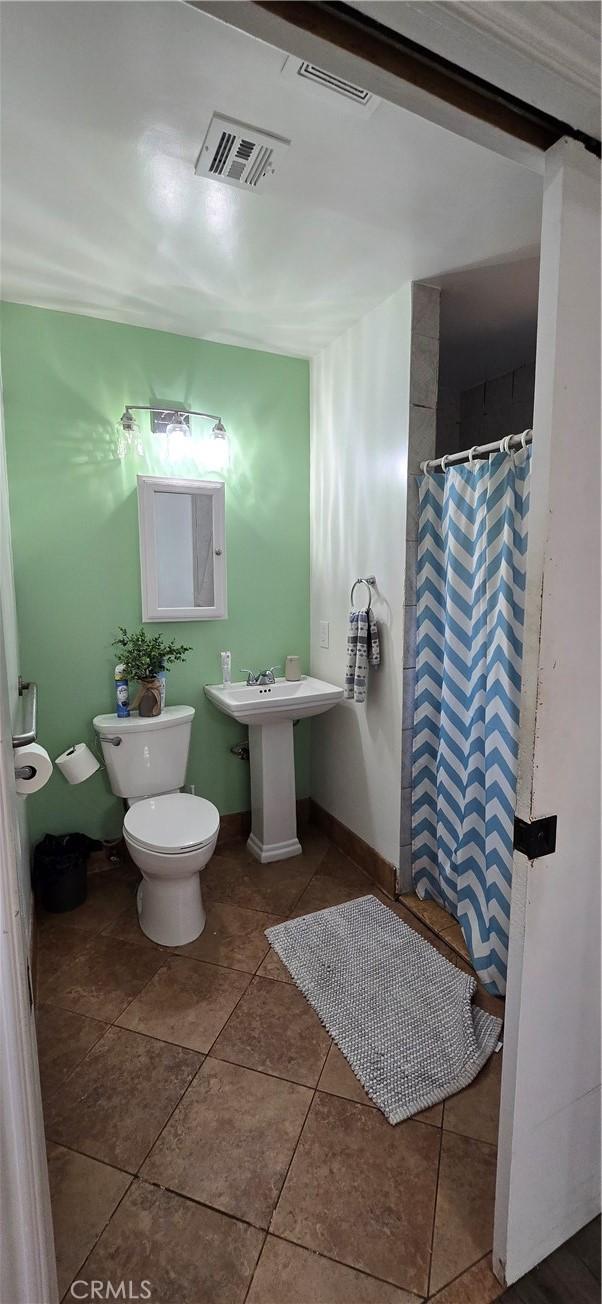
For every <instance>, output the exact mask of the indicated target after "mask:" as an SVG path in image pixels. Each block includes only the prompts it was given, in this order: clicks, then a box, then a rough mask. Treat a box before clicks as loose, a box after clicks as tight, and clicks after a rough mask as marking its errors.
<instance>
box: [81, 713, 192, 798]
mask: <svg viewBox="0 0 602 1304" xmlns="http://www.w3.org/2000/svg"><path fill="white" fill-rule="evenodd" d="M193 719H194V707H193V706H167V707H165V709H164V710H163V711H162V712H161V715H156V716H150V717H148V718H145V717H144V716H139V715H138V714H134V715H130V716H128V717H126V718H125V719H124V718H123V717H122V716H118V715H96V716H95V717H94V719H93V721H92V724H93V726H94V729H95V731H96V733H97V734H98V737H99V739H100V745H101V747H102V754H103V757H104V762H105V765H106V767H107V775H108V778H109V783H110V785H111V788H112V790H113V792H114V793H115V794H116V796H117V797H129V798H130V799H131V798H135V797H156V796H159V794H160V793H163V792H173V791H174V790H175V789H176V788H183V786H184V783H185V782H186V766H187V764H188V752H189V749H190V731H191V728H192V721H193ZM111 739H113V740H115V741H110V740H111ZM117 739H118V740H119V741H118V742H117V741H116V740H117Z"/></svg>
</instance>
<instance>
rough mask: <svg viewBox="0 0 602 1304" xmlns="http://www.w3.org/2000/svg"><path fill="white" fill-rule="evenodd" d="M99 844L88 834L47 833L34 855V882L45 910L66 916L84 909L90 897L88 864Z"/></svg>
mask: <svg viewBox="0 0 602 1304" xmlns="http://www.w3.org/2000/svg"><path fill="white" fill-rule="evenodd" d="M98 846H99V843H98V842H95V841H94V839H93V838H89V837H87V835H86V834H85V833H63V834H60V835H56V834H54V833H47V834H46V835H45V836H44V837H43V838H42V841H41V842H38V845H37V847H36V849H35V851H34V856H33V879H34V888H35V891H36V895H37V896H38V897H39V899H40V901H41V902H42V905H43V907H44V909H45V910H50V911H52V912H53V913H54V914H62V913H63V912H64V911H65V910H75V908H76V906H81V905H83V903H84V901H85V900H86V896H87V894H88V885H87V862H88V856H89V855H90V852H91V851H92V850H93V849H94V848H95V847H98Z"/></svg>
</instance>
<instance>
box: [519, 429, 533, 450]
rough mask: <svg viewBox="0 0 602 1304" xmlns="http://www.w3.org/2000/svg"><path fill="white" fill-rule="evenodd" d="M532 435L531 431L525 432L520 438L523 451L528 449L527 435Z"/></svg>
mask: <svg viewBox="0 0 602 1304" xmlns="http://www.w3.org/2000/svg"><path fill="white" fill-rule="evenodd" d="M530 434H531V431H530V430H523V433H522V435H521V437H520V446H521V448H522V449H525V448H526V447H527V435H530Z"/></svg>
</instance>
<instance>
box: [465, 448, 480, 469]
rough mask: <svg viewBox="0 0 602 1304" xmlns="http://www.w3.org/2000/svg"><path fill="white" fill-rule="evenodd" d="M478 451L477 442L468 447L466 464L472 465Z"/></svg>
mask: <svg viewBox="0 0 602 1304" xmlns="http://www.w3.org/2000/svg"><path fill="white" fill-rule="evenodd" d="M478 451H479V445H478V444H473V446H472V448H471V449H469V453H468V464H469V466H472V463H473V461H474V458H475V454H476V453H478Z"/></svg>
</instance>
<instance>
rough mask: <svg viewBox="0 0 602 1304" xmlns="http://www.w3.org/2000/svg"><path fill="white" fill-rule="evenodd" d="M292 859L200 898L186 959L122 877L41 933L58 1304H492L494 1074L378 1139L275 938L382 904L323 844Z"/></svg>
mask: <svg viewBox="0 0 602 1304" xmlns="http://www.w3.org/2000/svg"><path fill="white" fill-rule="evenodd" d="M303 845H304V854H303V856H301V857H299V858H297V859H294V860H289V861H285V862H282V863H280V864H276V865H270V866H261V865H259V864H257V862H255V861H253V860H252V859H251V858H250V857H249V855H248V853H247V851H246V848H245V847H244V844H240V845H230V846H228V847H225V848H223V849H222V850H220V851H219V852H218V853H217V854H216V855H215V856H214V858H213V860H212V861H211V862H210V865H209V866H208V868H207V870H206V871H205V873H204V876H203V892H204V899H205V903H206V906H207V925H206V928H205V931H204V932H203V934H202V936H201V937H200V938H198V940H197V941H196V942H193V943H191V945H190V946H186V947H180V948H179V949H178V950H177V952H176V951H173V950H166V949H164V948H161V947H158V946H156V945H155V944H154V943H152V942H150V941H149V940H148V939H147V938H145V937H144V935H143V934H142V933H141V932H140V930H139V928H138V924H137V920H136V909H135V891H136V885H137V871H135V870H134V868H133V866H130V865H129V864H125V863H124V864H122V865H121V866H120V867H117V868H111V869H109V870H105V871H104V872H96V873H94V874H92V875H91V877H90V880H89V883H90V886H89V894H88V899H87V901H86V903H85V904H84V905H83V906H81V907H80V908H79V909H78V910H75V911H72V912H70V913H69V914H67V915H60V916H51V915H46V916H42V917H41V918H40V921H39V946H38V1000H39V1006H38V1022H39V1050H40V1065H41V1076H42V1088H43V1097H44V1109H45V1118H46V1132H47V1139H48V1156H49V1170H50V1181H51V1190H52V1200H53V1213H54V1219H55V1233H56V1244H57V1256H58V1270H59V1283H60V1292H61V1296H64V1297H65V1298H67V1299H69V1298H70V1293H69V1288H70V1284H71V1282H72V1280H73V1279H78V1280H82V1279H83V1280H84V1281H89V1280H90V1279H96V1280H99V1279H102V1280H105V1281H106V1280H110V1281H111V1282H112V1283H114V1284H115V1283H118V1282H119V1281H121V1280H126V1281H128V1282H129V1281H132V1282H133V1283H140V1282H142V1281H149V1282H150V1283H151V1289H152V1295H151V1304H243V1301H246V1302H247V1304H410V1301H413V1304H417V1301H418V1300H423V1299H426V1298H428V1299H436V1300H437V1301H438V1304H456V1301H459V1300H461V1301H462V1304H490V1301H493V1300H494V1299H497V1298H498V1297H499V1296H500V1295H501V1293H502V1288H501V1286H500V1285H499V1283H498V1282H497V1281H496V1280H495V1278H494V1277H493V1275H492V1272H491V1267H490V1259H489V1255H490V1250H491V1242H492V1219H493V1195H494V1182H495V1158H496V1139H497V1115H498V1104H499V1083H500V1069H501V1063H500V1060H501V1057H500V1055H494V1056H493V1057H492V1059H491V1060H490V1061H489V1064H488V1065H487V1067H486V1068H485V1070H484V1071H483V1073H482V1074H481V1075H480V1076H479V1078H478V1079H477V1081H476V1082H475V1083H473V1084H472V1086H470V1087H469V1088H468V1089H467V1090H466V1091H464V1092H462V1093H460V1094H459V1095H457V1096H455V1097H453V1098H452V1099H450V1100H449V1101H446V1103H445V1105H444V1106H442V1105H437V1106H435V1107H434V1108H432V1109H429V1110H427V1111H425V1112H424V1113H423V1114H421V1115H419V1116H418V1117H417V1118H415V1119H411V1120H409V1121H408V1122H405V1123H402V1124H400V1125H399V1126H398V1127H395V1128H392V1127H391V1126H390V1125H389V1124H388V1123H387V1122H386V1121H385V1119H384V1118H383V1116H382V1115H381V1114H380V1112H379V1111H378V1110H377V1109H376V1108H375V1107H374V1106H373V1105H372V1103H371V1102H370V1101H369V1100H368V1098H367V1096H366V1095H365V1093H364V1091H363V1089H362V1087H361V1086H360V1084H359V1082H358V1081H357V1079H356V1078H355V1076H354V1075H353V1074H352V1072H351V1070H350V1069H349V1067H348V1066H347V1064H346V1061H345V1060H344V1058H343V1056H342V1055H341V1054H340V1052H339V1051H338V1050H337V1048H336V1046H334V1044H333V1043H332V1041H331V1039H330V1037H329V1036H328V1034H327V1033H326V1032H325V1031H324V1029H323V1027H322V1025H321V1024H320V1022H319V1020H318V1018H317V1016H316V1015H315V1014H314V1012H313V1011H312V1010H311V1008H310V1007H309V1005H308V1004H307V1002H306V1001H305V1000H304V998H303V997H302V996H301V994H300V992H299V991H298V990H297V988H296V987H295V985H294V984H293V983H292V982H291V981H290V979H289V976H288V973H287V971H286V969H285V968H284V966H283V965H282V964H281V963H280V961H279V959H278V957H277V956H276V955H275V954H274V952H273V951H272V950H271V948H270V947H269V944H268V942H267V940H266V938H265V936H264V929H265V928H267V927H269V926H270V925H271V924H273V923H275V922H276V921H279V920H282V919H285V918H287V917H290V916H291V915H297V914H304V913H307V912H308V911H310V910H319V909H321V908H323V907H325V906H329V905H334V904H337V903H339V902H342V901H346V900H349V899H351V898H353V897H355V896H359V895H363V894H364V893H365V892H367V891H368V892H370V891H373V892H374V894H375V895H376V896H379V897H380V898H381V899H382V900H386V901H387V898H385V897H383V895H382V893H380V892H379V890H378V889H376V888H374V886H373V884H372V883H371V881H370V880H369V879H367V878H366V877H365V876H364V874H363V873H362V872H361V870H359V869H358V868H357V867H356V866H355V865H354V864H353V863H352V862H351V861H350V860H348V859H347V858H346V857H345V856H343V855H342V854H341V853H340V852H339V851H338V850H337V849H336V848H334V847H333V846H332V844H330V843H329V842H328V841H327V840H326V838H325V837H324V836H323V835H322V834H321V833H320V832H319V831H317V830H315V829H313V828H309V829H308V830H307V831H306V834H305V836H304V838H303ZM387 904H389V905H391V906H393V908H394V909H395V910H396V911H397V912H398V913H399V914H400V915H401V916H402V917H403V918H404V919H405V920H406V922H408V923H409V924H411V926H412V927H415V928H416V929H417V930H418V931H420V932H422V933H424V934H425V935H426V936H428V937H429V939H430V940H431V941H433V942H434V944H435V945H437V947H438V948H439V949H440V950H442V951H443V952H444V953H445V954H446V955H447V957H448V958H449V959H450V960H451V961H452V962H453V963H455V964H457V965H459V966H460V967H461V968H467V964H466V960H465V959H464V957H463V955H462V953H461V951H459V950H458V949H456V946H455V945H454V944H455V943H456V939H455V936H450V937H447V938H444V939H443V940H441V939H440V938H438V937H437V936H436V935H435V933H434V932H432V931H431V927H430V926H429V925H430V924H431V922H432V921H430V920H429V918H428V917H427V915H426V914H425V913H424V912H423V913H422V915H421V916H419V913H417V911H416V907H415V906H414V905H413V903H411V905H412V908H411V909H408V905H407V904H404V903H397V904H395V903H392V902H389V901H387ZM421 904H422V903H418V905H419V906H421ZM446 921H447V917H446ZM446 921H444V922H446ZM439 922H440V921H439ZM452 927H453V924H452ZM447 931H448V933H449V932H451V929H448V930H447ZM477 1000H478V1001H479V1002H480V1003H482V1004H483V1005H484V1006H486V1007H487V1008H490V1009H493V1010H494V1011H495V1012H496V1013H502V1012H503V1003H502V1002H500V1001H494V1000H493V999H492V998H491V997H488V996H487V995H486V994H485V993H483V992H479V994H478V996H477ZM78 1289H79V1290H80V1291H81V1289H82V1288H81V1287H79V1288H78Z"/></svg>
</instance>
